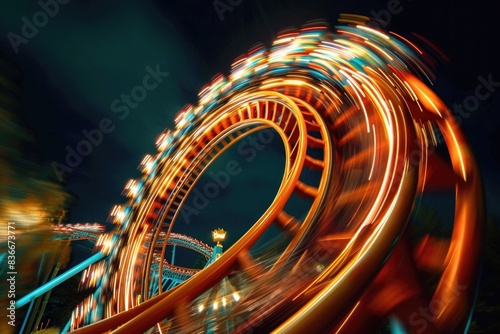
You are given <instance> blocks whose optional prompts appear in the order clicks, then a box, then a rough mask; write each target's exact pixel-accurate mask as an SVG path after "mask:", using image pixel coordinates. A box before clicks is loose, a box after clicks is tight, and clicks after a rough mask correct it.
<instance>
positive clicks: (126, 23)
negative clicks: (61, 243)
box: [0, 0, 500, 222]
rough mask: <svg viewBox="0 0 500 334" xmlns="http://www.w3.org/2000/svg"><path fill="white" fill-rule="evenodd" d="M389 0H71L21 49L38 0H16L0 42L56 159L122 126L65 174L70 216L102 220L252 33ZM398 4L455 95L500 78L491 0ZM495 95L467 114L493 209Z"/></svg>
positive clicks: (257, 167)
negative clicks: (141, 95) (217, 0)
mask: <svg viewBox="0 0 500 334" xmlns="http://www.w3.org/2000/svg"><path fill="white" fill-rule="evenodd" d="M388 3H389V2H388V1H368V0H356V1H331V0H329V1H326V0H311V1H298V0H289V1H286V0H278V1H262V0H242V1H241V4H240V5H238V6H235V7H234V8H233V10H232V11H227V12H225V13H224V14H223V17H224V20H223V21H221V20H220V19H219V16H218V14H217V12H216V10H215V9H214V6H213V1H211V0H199V1H194V0H186V1H176V2H173V1H159V0H144V1H139V0H124V1H91V0H85V1H82V0H70V1H69V2H68V3H67V4H65V5H60V8H59V11H58V13H57V14H56V15H54V17H52V18H50V19H49V20H48V22H47V24H46V25H45V26H43V27H41V28H40V29H39V31H38V33H37V34H36V35H35V36H34V37H32V38H29V41H28V43H26V44H21V45H19V52H17V53H16V52H14V50H13V48H12V46H11V43H10V42H9V40H8V38H7V36H8V34H9V33H11V32H12V33H15V34H18V35H21V33H22V31H21V30H22V26H23V21H22V18H23V17H27V18H28V19H29V20H30V21H32V19H33V15H34V14H35V13H37V12H38V11H40V7H39V5H38V4H37V2H36V1H27V0H18V1H14V0H12V1H6V2H4V3H3V4H2V8H1V10H0V52H2V53H3V54H5V56H6V57H7V58H9V59H10V60H11V61H13V62H14V63H15V64H17V65H18V66H19V67H20V68H21V70H22V72H23V110H22V115H21V116H22V118H23V120H24V122H25V123H26V125H27V126H28V127H29V128H30V129H31V130H32V131H33V132H34V133H35V134H36V136H37V139H38V142H39V146H40V152H41V155H42V156H44V157H45V158H46V159H47V161H48V162H49V163H50V162H52V161H58V162H64V159H65V155H66V149H65V147H66V146H67V145H69V146H70V147H72V148H75V147H76V145H77V144H78V142H79V141H80V140H82V139H84V137H83V135H82V130H84V129H87V130H90V129H92V128H95V127H97V126H98V124H99V121H100V120H102V119H103V118H109V119H111V121H112V122H113V124H114V125H115V129H114V131H113V132H112V133H110V134H107V135H105V136H104V138H103V141H102V144H101V145H99V146H98V147H96V148H95V149H94V150H93V152H92V154H90V155H89V156H88V157H85V158H84V159H83V162H82V163H81V164H80V165H79V166H78V167H76V168H75V169H74V171H73V172H72V173H70V175H69V178H68V186H69V188H70V189H71V190H72V191H74V192H75V193H76V195H77V196H78V197H79V200H78V205H77V206H76V207H75V209H74V212H73V220H74V221H75V222H86V221H90V222H93V221H99V222H103V221H104V220H105V219H106V217H107V214H108V212H109V211H110V209H111V207H112V206H113V204H115V203H121V202H123V201H124V199H122V197H121V196H120V192H121V190H122V188H123V186H124V184H125V182H126V181H127V180H128V179H129V178H134V177H137V176H138V175H139V174H138V172H137V171H136V167H137V165H138V164H139V161H140V160H141V158H142V156H144V155H145V154H146V153H150V152H154V151H155V148H154V140H155V138H156V136H157V135H158V134H159V132H160V131H162V130H163V129H164V128H166V127H171V126H172V124H173V117H174V115H175V113H176V112H177V111H178V110H179V109H180V108H181V107H182V106H183V105H185V104H186V103H193V102H195V98H196V94H197V92H198V90H199V89H200V87H201V86H202V85H203V84H205V83H206V82H208V81H209V80H210V78H211V77H212V76H214V75H215V74H217V73H219V72H221V71H223V72H226V73H227V70H228V69H229V67H230V64H231V62H232V60H233V59H234V58H236V57H237V56H239V55H240V54H242V53H243V52H245V51H246V50H247V49H248V48H249V47H250V46H252V45H253V44H254V43H256V42H264V43H266V44H269V43H270V41H272V40H273V39H274V38H275V36H276V34H277V32H278V31H279V30H281V29H283V28H286V27H290V26H300V25H301V24H303V23H304V22H306V21H308V20H312V19H320V18H324V19H327V20H328V21H329V22H330V23H331V24H332V25H333V24H335V23H336V19H337V18H338V16H339V14H340V13H358V14H363V15H370V14H372V15H373V13H375V14H376V13H379V12H380V11H381V10H385V9H387V5H388ZM400 5H401V6H402V8H403V9H402V11H401V13H399V14H397V15H393V16H392V17H391V20H390V24H389V26H388V27H389V28H391V29H392V30H395V31H398V32H401V33H403V34H408V33H410V32H417V33H419V34H420V35H423V36H425V37H426V38H427V39H429V40H431V41H433V42H434V43H435V44H436V45H437V46H438V47H440V48H441V49H442V50H443V51H444V52H445V53H446V54H447V55H448V56H449V61H448V63H443V64H440V65H439V67H438V81H437V83H436V90H437V91H438V94H439V95H440V96H441V97H442V98H443V99H444V100H445V101H446V102H447V103H449V104H450V105H452V104H453V103H455V102H458V103H460V102H462V101H463V100H464V98H465V97H467V96H468V95H470V94H472V93H474V89H475V88H476V86H477V84H478V81H477V77H478V76H479V75H483V76H486V75H488V74H490V73H494V77H495V78H496V80H497V81H500V72H499V71H498V66H497V65H496V64H497V62H498V60H497V54H496V53H495V52H493V47H492V44H493V43H496V41H497V40H498V32H499V31H498V30H499V29H498V24H496V22H497V20H498V19H497V18H495V13H497V12H495V10H493V8H494V1H482V2H480V4H474V3H473V2H465V1H458V2H457V1H449V0H439V1H431V0H419V1H416V0H414V1H410V0H402V1H401V2H400ZM157 65H159V67H160V69H161V70H162V71H164V72H168V73H169V75H168V77H166V78H164V80H163V82H162V83H161V84H159V85H158V87H157V88H156V89H154V90H151V91H149V92H148V95H147V98H145V99H144V101H142V102H140V103H139V105H138V106H137V107H136V108H135V109H130V113H129V115H128V117H126V118H125V119H123V120H121V119H120V118H119V116H120V114H118V113H114V112H113V110H112V108H111V104H112V102H113V101H114V100H115V99H117V98H120V96H121V94H129V93H130V91H131V90H132V89H133V88H134V87H135V86H137V85H139V84H141V83H142V79H143V78H144V76H145V75H146V74H147V71H146V69H145V68H146V67H147V66H150V67H153V68H154V67H155V66H157ZM498 96H499V94H498V92H496V93H495V94H493V95H492V97H491V99H488V100H487V101H485V102H484V103H482V104H481V106H480V108H479V109H478V110H477V112H475V113H474V114H473V115H472V116H471V117H470V118H469V119H467V121H466V122H464V130H465V132H466V134H467V136H468V137H469V138H470V140H471V142H472V144H473V146H474V147H475V149H476V151H477V154H478V156H479V162H480V166H481V168H482V169H483V173H484V175H485V177H486V178H487V179H488V180H489V181H490V182H486V183H487V186H486V190H487V193H489V194H490V196H489V197H488V198H489V201H490V207H491V208H493V210H497V211H496V212H498V208H496V206H495V205H493V203H495V202H494V201H495V200H496V199H499V198H500V195H499V190H498V189H499V188H498V187H497V186H493V184H498V183H499V181H500V180H499V176H498V173H497V172H496V171H497V170H498V168H499V167H498V166H500V164H499V163H498V160H499V158H498V153H497V156H496V158H495V157H494V156H493V152H492V147H496V145H495V146H494V145H493V144H491V143H492V142H494V140H492V139H488V136H489V135H493V134H494V133H495V131H498V119H499V117H498V109H499V107H498V106H499V103H498ZM263 154H270V153H269V152H268V153H265V152H264V153H263ZM271 156H272V155H271ZM230 157H231V156H229V158H230ZM495 159H496V160H495ZM276 164H279V162H278V161H276ZM262 168H264V169H265V168H266V164H265V163H256V164H254V165H253V166H249V167H248V168H246V169H245V173H244V174H242V175H241V180H239V181H236V182H235V183H232V184H231V187H232V189H239V188H240V187H248V186H249V185H255V184H256V183H255V178H256V177H257V178H260V179H261V182H262V184H261V186H262V188H256V189H257V190H255V191H257V192H258V191H259V189H261V190H262V189H264V188H265V187H266V186H267V185H268V184H269V182H265V181H266V179H265V176H263V175H264V174H266V173H265V172H264V173H263V172H262ZM268 177H269V176H268ZM490 184H491V186H490ZM228 191H230V190H228ZM230 195H231V193H230ZM230 195H228V196H229V197H231V198H232V197H234V198H236V197H237V196H236V195H235V196H230ZM251 201H255V205H254V206H251V205H247V204H244V203H241V202H238V201H236V200H235V201H232V202H230V203H231V204H230V205H229V206H228V207H229V208H228V209H227V212H225V213H226V214H221V213H220V212H219V211H218V209H217V210H216V209H214V208H215V207H217V206H214V208H212V209H209V210H207V212H211V213H209V214H208V216H207V217H208V218H209V219H219V218H218V217H221V218H220V219H227V220H228V221H231V222H234V221H237V220H238V219H242V220H244V218H242V217H241V215H242V214H243V212H244V210H248V211H247V212H248V214H246V213H245V215H246V216H245V217H246V218H249V217H253V216H254V215H255V212H254V211H252V208H253V207H259V205H260V204H258V203H260V199H258V200H257V199H255V198H253V199H250V202H251Z"/></svg>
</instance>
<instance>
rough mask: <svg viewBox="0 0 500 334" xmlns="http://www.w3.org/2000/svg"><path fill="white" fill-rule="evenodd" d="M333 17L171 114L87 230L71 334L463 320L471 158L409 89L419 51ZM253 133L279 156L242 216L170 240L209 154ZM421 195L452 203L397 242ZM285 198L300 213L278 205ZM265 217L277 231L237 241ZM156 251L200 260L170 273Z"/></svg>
mask: <svg viewBox="0 0 500 334" xmlns="http://www.w3.org/2000/svg"><path fill="white" fill-rule="evenodd" d="M341 22H342V23H343V25H342V26H338V27H336V29H335V30H334V31H331V30H330V29H329V28H328V27H327V25H326V24H324V23H322V22H313V23H308V24H306V25H304V26H303V27H302V28H300V29H287V30H285V31H283V32H281V33H280V34H279V35H278V37H277V39H276V40H275V41H274V43H273V45H272V46H271V47H270V48H269V49H268V48H266V47H265V46H263V45H257V46H255V47H253V48H252V49H250V50H249V52H248V53H247V54H246V55H244V56H242V57H240V58H238V59H236V61H235V62H234V63H233V64H232V67H231V72H230V74H229V75H228V76H227V77H225V76H224V75H217V76H215V77H214V79H213V80H212V81H211V82H210V83H209V84H208V85H206V86H205V87H203V88H202V89H201V91H200V93H199V103H198V104H197V105H188V106H186V107H184V108H183V109H182V110H181V111H180V112H179V113H178V114H177V116H176V119H175V122H176V123H175V124H176V125H175V129H172V130H165V131H164V132H163V133H161V134H160V136H159V137H158V140H157V142H156V144H157V148H158V151H157V152H156V153H155V154H154V155H147V156H146V157H145V158H144V159H143V160H142V162H141V164H140V166H139V167H140V169H141V170H142V173H143V174H142V177H141V178H140V179H138V180H131V181H129V182H128V183H127V184H126V187H125V190H124V194H125V195H126V196H127V197H128V202H127V203H126V204H122V205H117V206H115V207H114V208H113V210H112V212H111V214H110V220H111V221H112V222H113V223H114V224H116V228H115V229H114V230H113V231H111V232H108V233H105V234H102V235H100V236H99V238H98V240H97V241H96V248H95V251H96V252H97V253H102V254H104V256H105V258H104V259H103V260H101V261H99V262H97V263H95V264H92V265H91V266H90V267H89V268H88V269H87V271H86V273H85V275H84V277H87V278H86V280H87V282H88V284H89V286H96V287H97V290H96V292H95V293H94V294H93V295H92V296H89V298H88V299H86V300H85V301H84V302H83V303H82V304H81V305H80V306H79V307H78V308H77V310H75V312H74V313H73V318H72V320H71V322H70V325H69V328H68V329H69V330H70V331H71V333H75V334H87V333H108V332H111V333H116V334H118V333H126V334H129V333H146V332H147V333H205V332H210V333H226V332H234V333H251V332H256V333H265V332H267V333H270V332H272V333H301V334H302V333H311V334H312V333H370V332H374V331H375V330H376V329H378V328H379V327H380V326H381V324H382V323H383V322H384V321H387V319H391V322H392V323H394V326H393V330H394V331H397V330H398V329H397V327H398V328H400V329H404V330H406V331H409V332H422V331H424V330H425V331H426V333H459V332H466V331H467V328H468V326H469V324H470V316H471V312H472V309H473V306H474V299H475V294H476V287H477V279H478V273H479V271H480V255H481V251H480V250H481V242H482V235H483V224H484V210H483V207H484V204H483V198H482V196H483V195H482V194H483V191H482V183H481V179H480V175H479V173H478V168H477V166H476V163H475V160H474V157H473V153H472V151H471V149H470V147H469V145H468V144H467V141H466V139H465V137H464V135H463V134H462V132H461V130H460V128H459V127H458V125H457V123H456V122H455V120H454V118H453V115H452V113H451V111H450V110H449V108H448V107H447V106H446V105H445V104H444V103H443V102H442V101H441V99H440V98H439V97H438V96H437V95H436V94H435V93H434V92H433V91H432V90H431V89H430V88H429V86H428V84H426V83H425V82H430V81H431V80H432V71H431V66H432V61H431V58H430V56H428V55H427V53H426V52H425V51H424V49H421V48H420V47H419V46H417V43H415V42H412V41H410V40H409V39H408V38H405V37H403V36H400V35H398V34H396V33H392V32H385V31H381V30H378V29H375V28H373V27H371V26H370V24H369V22H367V20H365V19H364V18H362V17H359V16H354V15H343V16H342V17H341ZM265 131H272V133H273V134H275V135H277V136H278V137H279V138H280V139H281V141H282V144H283V149H284V155H285V163H284V170H283V174H282V178H281V183H280V185H279V189H278V190H277V192H276V195H275V197H274V200H273V201H272V203H271V205H270V206H269V207H268V208H267V209H266V210H265V212H263V213H262V215H261V216H260V218H259V219H258V220H257V221H256V222H255V223H254V224H253V225H252V226H251V227H250V228H249V229H248V231H247V232H246V233H245V234H244V235H243V236H242V237H241V238H240V239H239V240H237V241H236V242H235V243H234V244H232V245H231V246H230V247H229V248H228V249H227V250H225V251H224V252H222V248H221V246H215V247H213V248H212V247H209V246H208V245H205V244H203V243H202V242H199V241H197V240H195V239H193V238H190V237H187V236H184V235H179V234H176V233H174V232H173V231H174V230H173V228H174V225H175V223H176V221H178V219H179V217H180V212H181V209H182V207H183V205H185V204H186V200H187V198H188V197H189V195H190V194H191V192H192V190H193V189H194V187H195V185H196V184H197V182H198V181H199V180H200V178H201V177H202V176H203V174H204V173H205V172H206V171H207V170H208V168H209V167H210V166H211V165H212V163H213V162H214V161H216V160H217V159H218V158H219V157H220V156H221V155H222V154H223V153H224V152H226V151H227V150H228V149H230V148H231V147H232V146H233V145H234V144H236V143H238V142H240V141H241V140H243V139H244V138H246V137H248V136H250V135H252V134H253V135H257V136H261V137H262V138H265V136H266V135H268V133H269V132H267V133H266V132H265ZM438 151H439V152H438ZM443 152H444V153H443ZM305 175H314V177H307V176H305ZM435 191H442V192H447V193H451V194H452V196H453V197H454V199H455V202H454V204H455V207H454V214H453V222H452V223H453V224H452V226H453V229H452V232H451V235H450V238H449V239H446V240H440V239H437V238H435V237H432V236H430V235H428V236H425V237H423V238H422V239H420V240H414V238H412V237H411V235H410V232H409V231H410V230H411V227H412V224H414V219H413V218H412V217H413V215H412V214H413V213H415V211H416V210H418V207H419V200H420V199H421V198H422V197H423V196H425V195H426V194H427V193H431V192H435ZM297 196H298V197H300V198H301V199H302V200H303V201H305V202H306V203H307V209H306V210H305V213H304V215H303V216H300V217H298V216H296V215H293V214H291V213H290V212H289V208H290V207H291V206H292V204H291V203H292V202H293V198H295V197H297ZM249 205H251V203H249ZM273 226H274V227H278V228H279V230H280V231H281V232H280V235H279V236H278V237H277V238H278V239H276V240H273V242H271V243H266V245H267V246H265V247H264V248H261V249H260V250H259V252H255V251H254V248H253V247H254V246H255V245H256V243H257V242H259V241H262V238H263V235H264V234H265V232H266V231H268V230H269V229H271V227H273ZM173 244H175V245H178V246H182V247H188V248H190V249H192V250H194V251H196V252H198V253H199V254H202V255H203V256H204V257H205V258H206V259H207V265H206V267H205V268H204V269H202V270H194V269H189V268H182V267H178V266H175V265H174V260H173V259H171V260H170V261H169V259H168V252H167V246H172V245H173ZM278 244H279V247H278V246H277V245H278ZM214 254H215V255H214ZM430 273H432V274H433V275H436V274H437V275H438V276H439V277H438V280H437V282H436V284H434V285H433V286H432V287H429V286H427V285H425V284H424V283H423V281H424V278H425V277H427V276H429V275H430ZM421 310H427V313H426V315H424V314H422V312H421Z"/></svg>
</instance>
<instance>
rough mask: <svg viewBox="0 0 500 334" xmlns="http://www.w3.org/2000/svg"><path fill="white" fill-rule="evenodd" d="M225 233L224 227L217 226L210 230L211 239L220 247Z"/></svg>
mask: <svg viewBox="0 0 500 334" xmlns="http://www.w3.org/2000/svg"><path fill="white" fill-rule="evenodd" d="M226 233H227V231H224V229H222V228H218V229H215V230H213V231H212V239H213V240H214V242H216V243H217V246H218V247H222V244H221V242H222V241H224V239H226Z"/></svg>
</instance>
